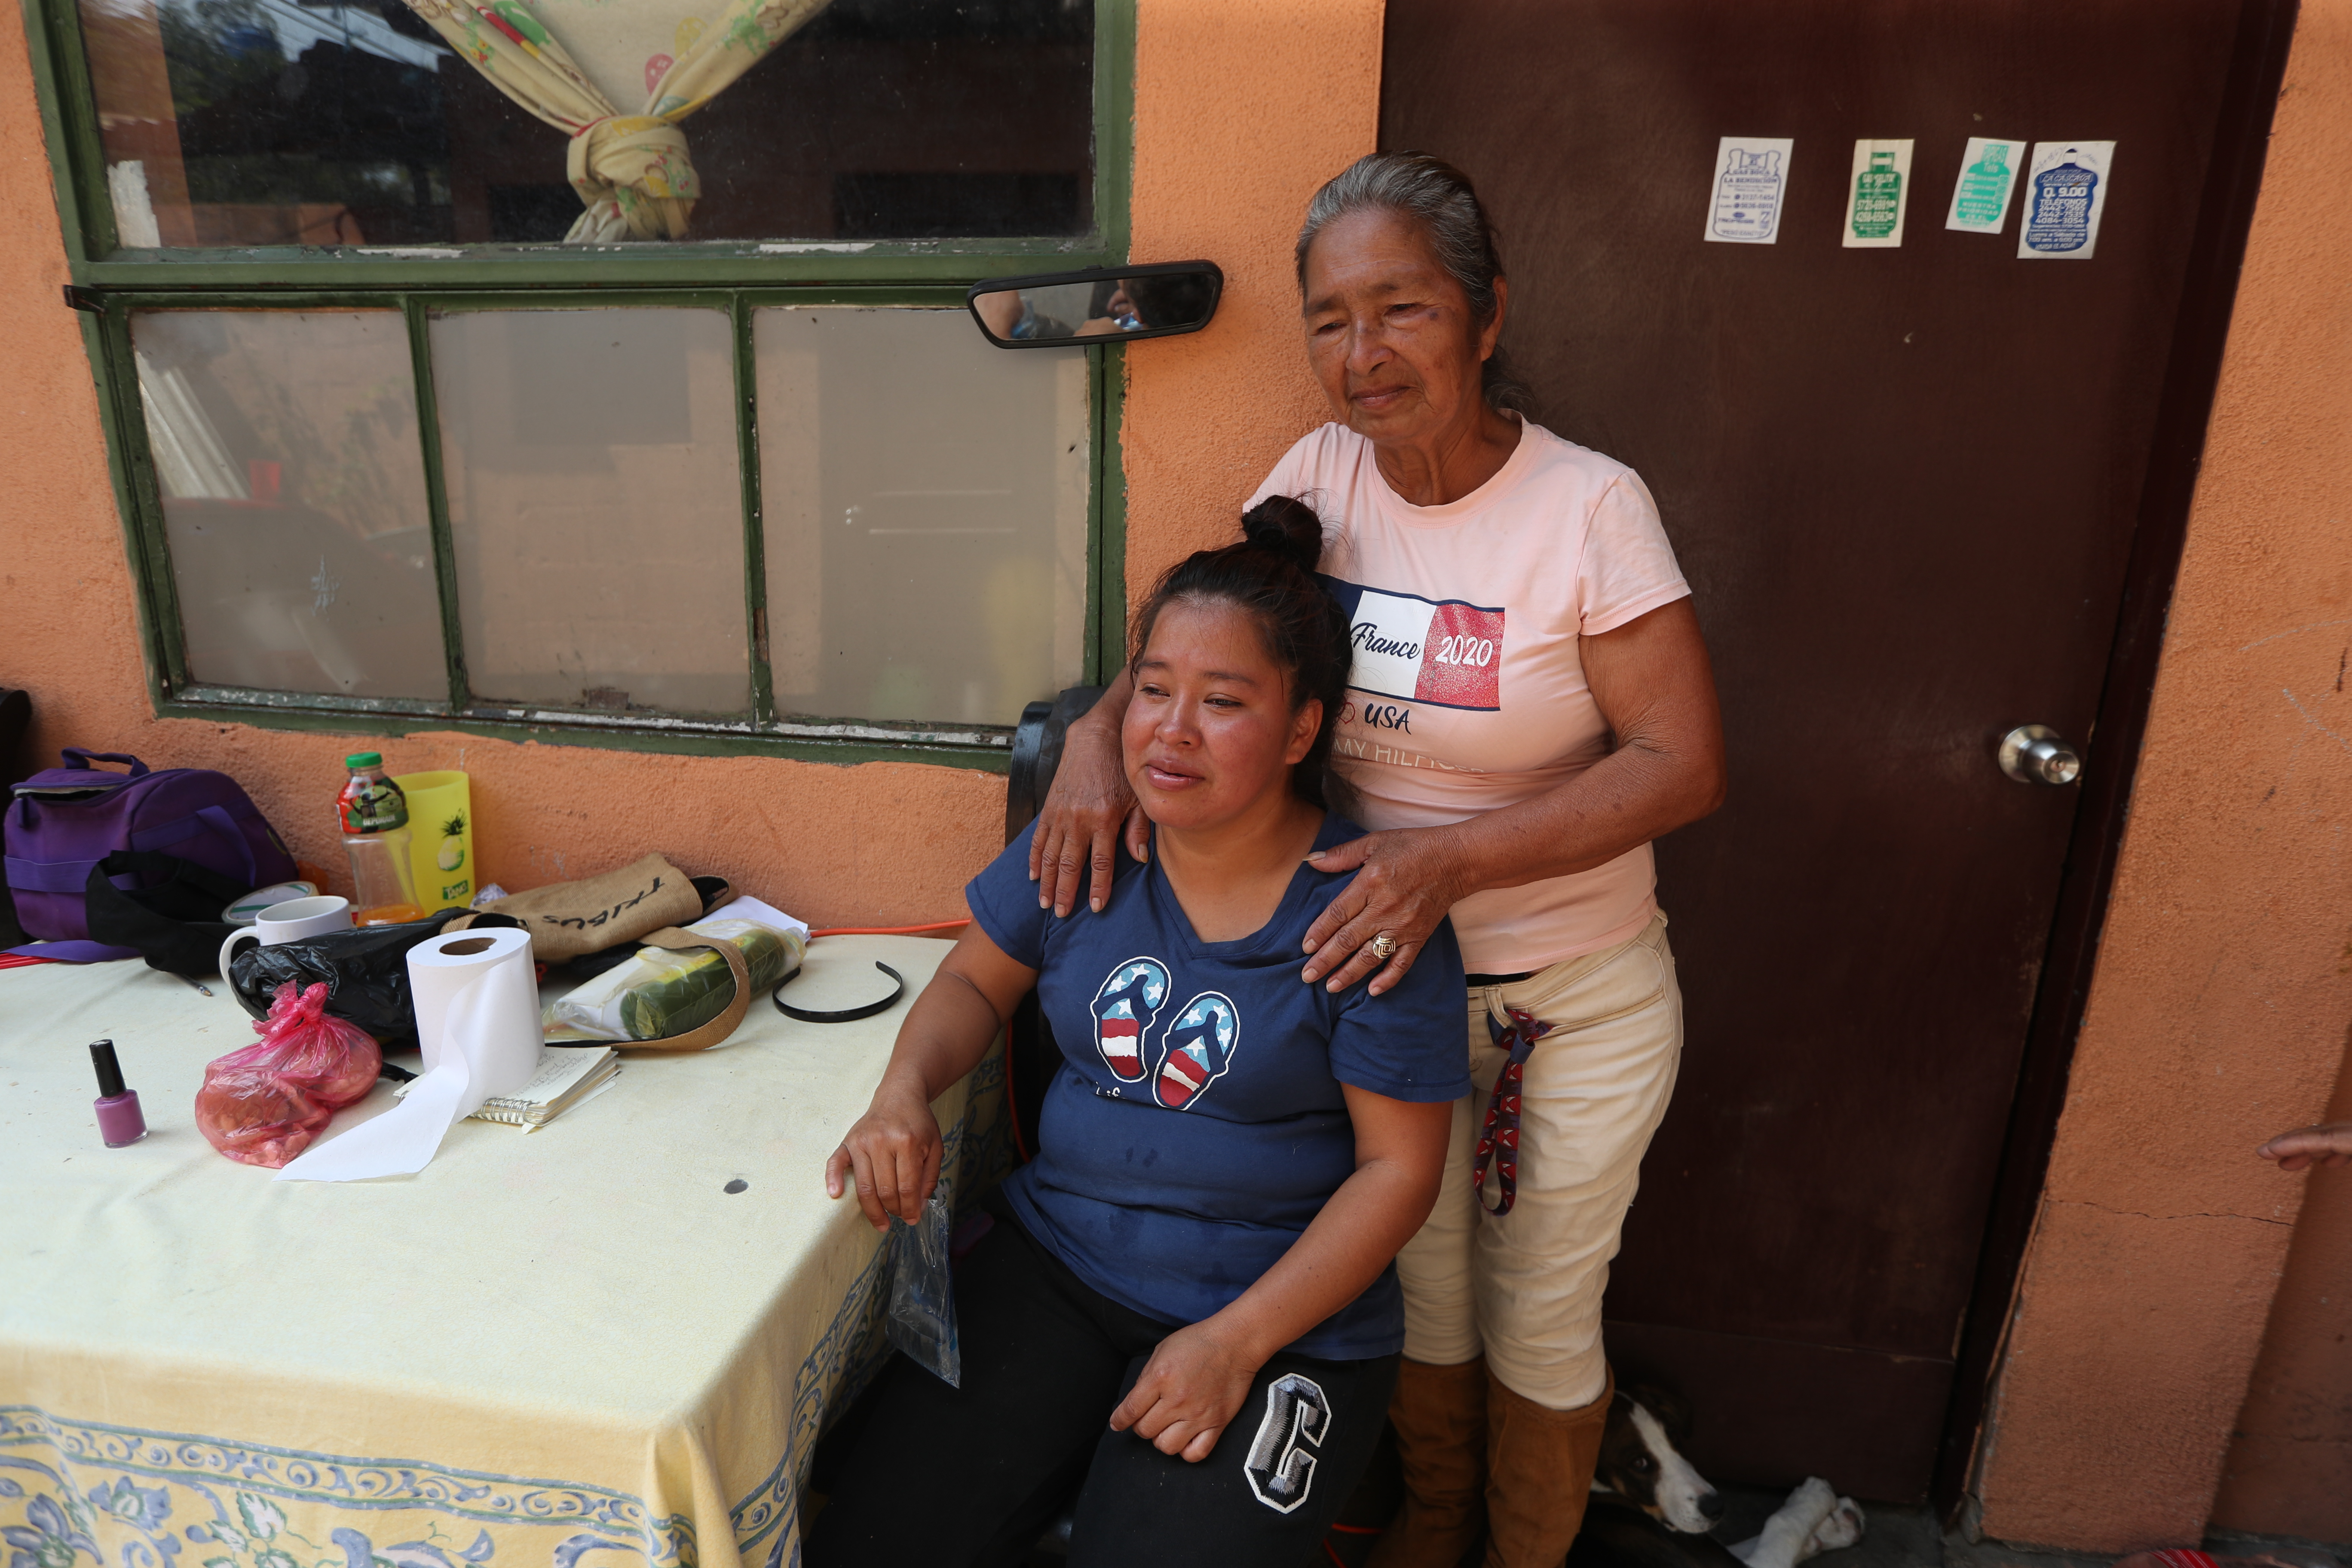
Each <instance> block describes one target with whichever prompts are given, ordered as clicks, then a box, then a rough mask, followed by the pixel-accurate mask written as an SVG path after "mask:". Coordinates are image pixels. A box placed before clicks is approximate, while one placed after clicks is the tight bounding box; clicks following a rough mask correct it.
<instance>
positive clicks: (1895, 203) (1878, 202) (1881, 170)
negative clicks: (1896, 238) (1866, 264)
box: [1853, 153, 1903, 239]
mask: <svg viewBox="0 0 2352 1568" xmlns="http://www.w3.org/2000/svg"><path fill="white" fill-rule="evenodd" d="M1902 211H1903V175H1902V174H1900V173H1899V172H1898V171H1897V170H1896V169H1895V154H1894V153H1872V154H1871V155H1870V167H1869V168H1867V169H1864V171H1863V172H1862V173H1861V174H1856V175H1855V176H1854V177H1853V237H1854V238H1856V239H1885V238H1886V237H1888V236H1889V235H1892V234H1893V233H1894V232H1895V218H1896V217H1897V216H1900V215H1901V213H1902Z"/></svg>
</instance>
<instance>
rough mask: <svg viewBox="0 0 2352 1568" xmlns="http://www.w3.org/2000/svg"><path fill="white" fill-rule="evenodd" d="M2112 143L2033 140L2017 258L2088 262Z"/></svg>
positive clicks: (2096, 241)
mask: <svg viewBox="0 0 2352 1568" xmlns="http://www.w3.org/2000/svg"><path fill="white" fill-rule="evenodd" d="M2115 158H2116V144H2115V143H2114V142H2035V143H2034V144H2033V161H2032V163H2029V164H2028V165H2027V166H2026V168H2027V172H2026V175H2025V194H2024V195H2023V197H2022V198H2021V205H2022V210H2021V212H2020V214H2019V216H2018V223H2017V254H2018V257H2019V258H2020V259H2024V258H2032V257H2040V258H2045V259H2049V260H2059V261H2088V260H2090V259H2091V253H2092V252H2093V251H2095V250H2096V249H2097V248H2098V245H2099V216H2100V215H2101V214H2102V213H2104V212H2105V211H2106V210H2107V169H2108V166H2109V165H2110V164H2112V163H2114V162H2115Z"/></svg>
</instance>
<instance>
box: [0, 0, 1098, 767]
mask: <svg viewBox="0 0 2352 1568" xmlns="http://www.w3.org/2000/svg"><path fill="white" fill-rule="evenodd" d="M24 15H25V24H26V34H27V36H28V38H29V41H30V43H31V47H32V61H33V72H34V80H35V87H36V89H37V93H38V96H39V100H40V106H41V117H42V128H43V131H44V132H45V135H46V141H47V146H48V150H49V163H50V171H51V175H52V179H53V181H54V184H55V188H56V193H57V202H58V216H59V218H60V220H61V224H62V226H63V230H64V236H65V246H66V254H67V262H68V276H69V277H70V278H71V279H72V282H71V283H70V284H69V285H68V289H67V300H66V303H68V304H71V305H73V306H74V307H75V308H76V309H78V310H80V311H81V312H82V316H81V326H82V337H83V343H84V346H85V348H86V349H87V350H88V352H89V359H90V364H91V369H92V374H93V376H94V379H95V381H96V383H97V386H98V393H99V416H100V423H101V425H102V426H103V427H104V431H105V437H106V443H107V456H108V468H109V471H110V475H111V478H112V480H113V484H114V491H115V501H116V506H117V509H118V510H119V512H120V514H121V519H122V525H123V535H124V547H125V550H126V552H127V553H128V555H129V558H130V561H131V568H132V575H133V580H134V583H135V584H136V586H137V590H138V603H139V614H140V631H141V637H142V645H143V647H144V649H145V652H146V655H147V659H146V663H147V682H148V696H149V700H150V701H151V703H152V706H153V708H154V710H155V712H156V713H157V714H158V716H161V717H170V718H197V719H206V720H212V721H222V720H227V721H236V722H240V723H247V724H254V725H258V726H261V727H265V728H276V729H302V730H324V731H336V732H339V733H360V734H381V735H394V734H400V733H404V732H408V731H415V730H418V729H423V728H432V729H449V730H457V731H463V732H467V733H472V734H483V735H490V736H497V737H501V738H505V739H509V740H523V739H530V740H536V741H541V742H553V743H558V744H571V745H585V746H593V747H600V748H604V749H614V750H630V751H654V752H683V753H689V754H703V755H747V754H748V755H760V754H768V755H780V756H797V757H802V758H805V759H808V760H812V761H821V762H830V763H860V762H871V761H922V762H932V763H948V764H952V765H956V766H962V767H978V768H984V769H989V770H992V771H995V772H1003V771H1005V770H1006V769H1007V768H1008V767H1009V766H1010V763H1011V745H1012V732H1011V731H1010V730H1009V729H1003V728H1001V727H996V726H983V725H971V724H960V723H948V722H940V723H934V724H929V725H924V724H900V723H896V722H886V721H866V720H859V719H844V720H840V721H834V722H828V723H822V724H811V723H805V722H797V721H784V720H780V719H779V718H778V716H777V714H776V711H775V709H774V704H773V698H772V680H771V674H770V661H769V658H768V627H767V605H766V593H767V588H766V570H765V551H764V542H763V533H762V527H761V489H760V453H759V441H758V437H757V430H758V420H759V408H758V391H757V380H756V377H755V375H754V374H753V361H752V342H751V314H752V312H753V311H754V310H757V309H759V308H761V307H762V306H775V305H858V306H880V307H914V308H926V307H928V308H933V309H939V308H953V309H957V310H961V309H962V307H963V298H964V292H965V289H967V288H968V287H969V286H970V285H971V284H972V283H975V282H978V281H981V280H982V279H989V278H1001V277H1009V276H1014V275H1018V274H1022V273H1030V272H1041V271H1049V270H1060V269H1063V268H1080V267H1097V266H1112V265H1116V264H1118V263H1120V262H1122V261H1124V260H1126V259H1127V249H1128V240H1129V205H1128V203H1129V171H1130V168H1131V165H1132V157H1131V151H1132V123H1133V105H1134V91H1133V81H1134V59H1135V25H1134V24H1135V10H1134V0H1095V45H1094V84H1093V85H1094V149H1095V153H1094V164H1095V166H1094V193H1093V197H1094V209H1093V210H1094V213H1095V229H1094V232H1093V233H1091V234H1089V235H1086V236H1081V237H1075V238H1074V237H1041V238H1006V239H984V240H964V241H950V240H911V241H904V240H902V241H876V242H873V243H871V244H870V245H868V246H867V247H866V248H864V249H863V250H861V251H860V252H858V253H857V254H856V255H843V254H839V253H837V252H830V251H824V250H819V249H815V248H814V247H808V248H798V249H792V250H783V249H780V247H777V246H775V244H774V243H773V242H770V243H769V244H768V245H765V246H763V245H761V244H760V243H757V242H744V241H730V240H718V241H688V242H684V243H677V244H648V245H646V246H643V247H630V250H631V252H633V253H631V254H622V255H615V254H614V251H613V249H612V248H609V247H605V248H599V249H596V250H594V251H593V252H580V251H571V252H567V251H565V250H564V249H562V247H553V246H530V247H492V246H478V247H465V248H462V249H460V248H457V247H367V249H368V250H370V251H398V252H399V254H392V255H384V254H356V255H351V254H336V253H332V252H322V251H320V250H317V249H310V248H305V247H236V248H210V249H206V248H184V249H172V250H142V251H129V250H125V249H123V248H122V247H120V246H119V245H118V243H117V237H116V234H115V229H114V214H113V206H112V204H111V202H110V200H109V199H108V196H107V191H106V164H105V159H104V156H103V153H102V151H101V148H100V140H99V134H98V116H97V100H96V97H95V94H94V91H93V89H92V85H91V79H90V75H89V65H88V57H87V55H86V53H85V50H84V47H83V42H82V37H81V27H80V18H79V10H78V8H77V6H76V5H75V3H74V0H28V4H27V5H26V6H25V7H24ZM639 249H642V251H643V254H634V252H635V251H637V250H639ZM665 305H666V306H688V307H698V308H703V309H719V310H725V311H726V312H727V314H728V317H729V321H730V326H731V329H732V332H733V344H734V365H733V370H734V409H735V416H736V422H737V426H736V435H737V443H738V450H739V461H740V466H741V481H742V508H743V510H742V522H743V543H744V563H743V564H744V586H743V615H744V626H745V630H746V638H745V640H746V644H747V646H748V647H749V648H750V650H751V689H752V711H751V717H750V718H749V719H748V720H745V721H698V720H692V719H679V718H672V717H661V718H651V717H648V718H646V719H642V720H638V719H632V718H629V717H627V716H622V715H614V714H610V713H592V712H583V713H580V714H577V715H572V714H569V713H553V712H548V711H543V710H522V709H518V708H515V707H512V706H509V705H507V704H502V703H488V702H482V701H478V700H475V699H474V697H473V694H472V692H471V691H470V689H469V688H468V685H467V674H466V668H465V647H464V642H463V639H462V637H461V634H460V628H459V625H458V618H457V616H458V609H457V572H456V558H455V554H454V552H453V548H452V541H451V537H450V526H449V514H448V502H447V497H446V492H445V490H444V487H443V476H442V464H441V448H440V428H439V422H438V420H437V417H436V409H435V404H434V395H435V393H434V384H433V378H432V358H431V344H430V342H429V334H428V331H427V321H428V315H429V313H430V312H433V311H436V310H492V309H499V308H508V309H514V308H533V309H574V310H577V309H583V308H587V309H610V308H618V309H626V308H629V307H631V306H665ZM153 309H180V310H188V309H195V310H207V309H209V310H254V309H274V310H331V309H341V310H350V309H372V310H398V311H400V312H401V313H402V314H403V317H404V321H405V322H406V325H407V337H408V345H409V355H410V363H411V365H412V368H413V371H414V374H415V389H416V400H417V416H418V428H419V435H420V437H421V440H422V444H423V448H424V462H425V486H426V494H427V497H428V503H429V513H430V517H429V521H430V526H431V531H432V541H433V549H434V563H435V575H436V583H437V587H438V594H439V599H440V611H441V626H442V637H443V646H444V647H445V650H446V661H447V666H448V682H449V688H448V696H447V700H446V705H445V704H442V703H434V702H420V701H416V700H397V699H387V698H364V697H351V696H318V695H311V694H305V693H295V692H269V691H254V690H247V689H236V688H222V687H207V686H203V685H199V684H196V683H195V682H194V681H193V680H191V679H190V678H189V673H188V669H187V664H186V658H185V652H184V649H185V644H184V637H183V635H182V626H181V622H180V616H179V606H178V603H177V597H176V588H175V584H174V580H173V573H172V566H171V558H170V553H169V550H168V547H167V545H166V542H165V533H164V526H163V499H162V491H161V489H160V487H159V485H158V482H157V477H156V472H155V465H154V461H153V458H152V454H151V453H150V451H149V448H148V437H147V427H146V421H145V418H144V416H143V414H142V409H141V405H140V395H139V387H138V378H137V371H136V367H135V365H134V363H133V361H132V358H131V314H132V313H133V312H134V311H137V310H153ZM975 330H977V329H975ZM1084 352H1085V353H1086V355H1087V405H1088V409H1089V416H1088V422H1089V434H1090V448H1091V449H1090V452H1089V458H1088V462H1089V472H1088V476H1087V478H1088V503H1087V504H1088V516H1087V582H1086V589H1087V605H1086V610H1085V619H1084V633H1085V636H1084V658H1083V667H1084V672H1085V679H1087V680H1089V681H1100V680H1102V679H1104V678H1105V675H1106V672H1107V669H1108V668H1109V667H1111V666H1113V665H1116V663H1117V662H1118V659H1119V658H1120V656H1121V651H1122V649H1123V647H1124V641H1125V626H1126V586H1125V583H1126V578H1125V565H1126V537H1125V534H1126V526H1125V525H1126V493H1125V483H1124V479H1123V473H1122V468H1121V465H1120V463H1119V460H1118V434H1119V432H1118V425H1119V413H1120V410H1119V404H1120V399H1121V394H1122V389H1123V387H1124V384H1125V379H1126V378H1125V375H1124V374H1123V370H1124V367H1123V359H1124V356H1125V353H1126V352H1127V351H1126V349H1125V348H1124V347H1123V346H1122V345H1120V344H1118V343H1116V342H1108V343H1103V344H1099V345H1096V346H1090V347H1088V348H1087V349H1086V350H1085V351H1084ZM1053 695H1054V694H1053V693H1052V692H1048V691H1040V692H1037V693H1035V694H1034V696H1035V697H1037V698H1050V697H1052V696H1053Z"/></svg>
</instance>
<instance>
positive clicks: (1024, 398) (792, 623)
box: [752, 308, 1088, 724]
mask: <svg viewBox="0 0 2352 1568" xmlns="http://www.w3.org/2000/svg"><path fill="white" fill-rule="evenodd" d="M752 343H753V346H754V349H755V351H756V353H757V355H758V364H759V393H760V473H761V513H762V515H763V519H764V522H765V527H766V541H767V574H768V626H769V656H770V658H771V660H772V671H773V674H774V678H775V697H776V710H777V712H778V714H779V715H780V716H787V717H789V716H792V715H795V714H799V715H809V716H814V717H824V718H856V719H881V720H914V721H929V722H962V723H981V724H1015V723H1018V722H1019V721H1020V719H1021V710H1022V707H1023V706H1024V704H1026V703H1029V702H1034V701H1035V700H1038V699H1040V698H1045V697H1051V696H1052V695H1053V694H1054V693H1055V692H1056V691H1058V690H1060V689H1062V688H1063V687H1065V686H1069V685H1073V684H1075V683H1076V681H1077V680H1078V679H1079V677H1080V675H1081V674H1082V672H1083V665H1084V658H1085V647H1086V643H1085V637H1086V630H1085V616H1086V608H1087V429H1088V426H1087V364H1086V357H1085V356H1086V351H1085V350H1083V349H1023V350H1020V351H1018V352H1013V351H1009V350H1004V349H999V348H993V347H992V346H990V344H989V343H988V342H987V340H985V339H984V338H982V336H981V335H980V333H979V332H978V331H975V330H974V329H973V327H972V324H971V317H969V316H968V315H966V314H965V313H964V312H963V311H961V310H850V309H842V308H808V309H801V308H779V309H774V310H760V311H756V312H755V313H754V315H753V318H752Z"/></svg>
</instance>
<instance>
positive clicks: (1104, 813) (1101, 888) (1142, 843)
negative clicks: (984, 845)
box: [1029, 669, 1151, 915]
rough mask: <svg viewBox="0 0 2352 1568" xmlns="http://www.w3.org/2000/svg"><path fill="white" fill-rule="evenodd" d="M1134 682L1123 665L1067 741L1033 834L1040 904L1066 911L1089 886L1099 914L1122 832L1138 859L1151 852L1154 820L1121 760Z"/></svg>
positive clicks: (1032, 873) (1032, 869) (1032, 872)
mask: <svg viewBox="0 0 2352 1568" xmlns="http://www.w3.org/2000/svg"><path fill="white" fill-rule="evenodd" d="M1134 695H1135V680H1134V678H1133V677H1131V676H1129V674H1128V672H1127V671H1126V670H1124V669H1122V670H1120V671H1119V672H1118V679H1115V680H1113V681H1112V682H1111V683H1110V685H1109V686H1108V688H1107V689H1105V690H1104V692H1103V694H1102V700H1100V701H1099V702H1097V703H1096V704H1095V705H1094V707H1093V708H1091V709H1089V710H1087V713H1086V714H1085V716H1084V717H1082V718H1080V719H1078V720H1077V721H1076V722H1074V723H1072V724H1071V726H1070V729H1069V733H1068V734H1067V735H1066V736H1065V737H1064V738H1063V742H1062V765H1061V766H1060V767H1059V768H1058V769H1056V770H1055V773H1054V787H1053V788H1052V789H1050V790H1048V791H1047V792H1046V793H1045V805H1044V807H1043V808H1042V809H1040V810H1039V812H1038V813H1037V831H1036V832H1035V833H1034V834H1033V835H1032V836H1031V837H1030V839H1029V879H1030V880H1031V881H1033V882H1034V883H1036V884H1037V907H1038V908H1039V909H1041V910H1043V909H1050V910H1053V911H1054V913H1055V914H1056V915H1066V914H1068V913H1069V912H1070V910H1071V909H1072V908H1073V907H1074V906H1075V905H1076V903H1077V901H1078V889H1079V887H1080V886H1081V885H1082V884H1086V885H1089V886H1090V888H1091V890H1092V892H1093V895H1094V897H1093V900H1092V901H1093V907H1094V909H1095V910H1096V912H1097V913H1099V912H1101V910H1102V908H1103V906H1104V905H1105V904H1108V902H1110V874H1111V868H1112V866H1113V865H1114V864H1115V862H1116V859H1117V856H1118V840H1119V835H1120V834H1121V833H1122V832H1124V833H1125V834H1126V836H1127V852H1128V853H1129V855H1132V856H1133V857H1134V858H1137V859H1138V860H1140V859H1142V858H1144V857H1145V856H1146V855H1148V854H1150V849H1151V829H1150V824H1149V823H1147V822H1145V821H1144V820H1143V813H1141V812H1140V811H1139V810H1137V809H1136V805H1135V792H1134V791H1133V790H1132V789H1129V787H1128V783H1127V769H1126V766H1125V763H1123V761H1122V760H1121V758H1120V754H1119V743H1118V726H1119V721H1121V720H1122V719H1123V718H1124V717H1125V716H1126V714H1127V703H1128V699H1129V698H1130V697H1132V696H1134Z"/></svg>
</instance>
